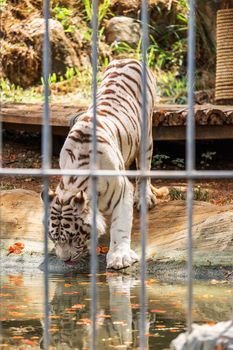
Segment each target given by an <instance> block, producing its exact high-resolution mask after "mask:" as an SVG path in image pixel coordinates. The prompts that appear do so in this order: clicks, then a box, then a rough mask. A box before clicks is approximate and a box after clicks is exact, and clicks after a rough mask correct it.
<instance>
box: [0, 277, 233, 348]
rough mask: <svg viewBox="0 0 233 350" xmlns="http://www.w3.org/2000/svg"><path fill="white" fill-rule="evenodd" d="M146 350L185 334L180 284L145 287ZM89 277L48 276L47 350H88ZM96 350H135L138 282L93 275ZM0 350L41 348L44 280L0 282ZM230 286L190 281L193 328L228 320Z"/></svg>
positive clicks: (150, 279)
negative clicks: (48, 319) (95, 311)
mask: <svg viewBox="0 0 233 350" xmlns="http://www.w3.org/2000/svg"><path fill="white" fill-rule="evenodd" d="M146 286H147V287H146V288H147V303H148V314H147V323H146V340H147V349H150V350H152V349H157V350H162V349H168V348H169V344H170V342H171V340H172V339H174V338H175V337H176V336H177V335H178V334H179V333H180V332H183V331H184V330H185V317H186V316H185V303H186V285H185V283H174V282H169V283H168V282H161V281H158V280H155V279H154V277H153V276H149V277H148V280H147V284H146ZM90 287H91V284H90V276H89V275H77V276H69V275H68V276H64V275H62V276H61V275H56V276H53V275H50V277H49V307H50V329H49V334H50V349H51V350H55V349H56V350H69V349H70V350H71V349H72V350H75V349H81V350H84V349H85V350H87V349H88V348H89V338H90V337H89V335H90V302H91V301H90ZM97 291H98V315H97V349H100V350H102V349H106V350H107V349H125V350H126V349H137V348H138V347H139V320H140V297H139V294H140V280H138V279H137V278H133V277H131V276H126V275H121V274H118V273H103V274H99V275H98V283H97ZM0 297H1V298H0V299H1V301H0V303H1V304H0V307H1V325H2V327H1V331H2V332H1V333H2V339H1V345H0V349H17V350H18V349H21V350H26V349H41V348H43V346H42V344H43V275H42V274H38V275H31V276H30V275H2V276H1V294H0ZM231 307H232V286H231V285H230V284H228V282H218V281H195V282H194V308H193V317H194V321H195V322H197V323H213V322H219V321H224V320H228V319H230V318H231V312H232V311H231Z"/></svg>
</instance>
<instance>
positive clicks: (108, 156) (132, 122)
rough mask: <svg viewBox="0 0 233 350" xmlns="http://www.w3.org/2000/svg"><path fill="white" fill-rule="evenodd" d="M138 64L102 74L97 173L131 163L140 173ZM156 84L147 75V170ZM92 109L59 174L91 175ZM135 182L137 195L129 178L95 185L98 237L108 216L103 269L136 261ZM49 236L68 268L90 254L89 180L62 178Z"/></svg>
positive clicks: (71, 139)
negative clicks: (64, 171)
mask: <svg viewBox="0 0 233 350" xmlns="http://www.w3.org/2000/svg"><path fill="white" fill-rule="evenodd" d="M141 75H142V64H141V63H140V62H139V61H137V60H134V59H122V60H114V61H112V62H111V63H110V64H109V66H108V67H107V68H106V71H105V74H104V78H103V81H102V84H101V86H100V88H99V90H98V94H97V130H96V133H97V168H98V169H106V170H124V169H128V168H129V166H130V165H131V163H132V162H133V161H134V160H135V161H136V166H137V168H139V166H140V165H139V161H140V160H139V155H140V143H141V125H142V113H141V106H142V83H141ZM155 100H156V83H155V79H154V76H153V74H152V72H151V71H150V70H149V69H148V70H147V148H146V168H147V169H150V166H151V158H152V152H153V138H152V113H153V110H154V107H155ZM92 119H93V106H90V108H88V110H87V111H86V112H85V113H83V114H82V115H81V116H79V118H78V120H77V122H76V123H75V124H74V126H73V127H72V129H71V130H70V132H69V134H68V136H67V139H66V141H65V143H64V146H63V148H62V150H61V153H60V167H61V169H89V168H90V157H91V153H92V150H91V148H92ZM138 186H139V180H138V181H137V183H136V189H135V195H134V189H133V185H132V183H131V182H130V181H129V180H128V178H127V177H124V176H118V177H110V178H108V177H105V176H103V177H100V178H99V179H98V183H97V193H98V212H97V231H98V236H100V235H102V234H104V233H105V220H104V215H111V227H110V245H109V252H108V254H107V268H114V269H121V268H124V267H127V266H130V265H132V264H133V263H134V262H136V261H138V256H137V255H136V253H135V252H134V251H133V250H132V249H131V246H130V244H131V229H132V220H133V205H134V202H136V205H137V206H138V207H139V206H140V204H139V200H138V199H139V196H138ZM50 199H51V212H50V220H49V221H50V222H49V236H50V238H51V239H52V240H53V242H54V243H55V250H56V254H57V256H58V257H59V258H60V259H62V260H63V261H65V262H66V263H67V264H74V263H77V261H78V260H80V259H82V258H84V257H85V256H86V255H87V254H88V252H89V245H90V235H91V217H92V213H91V205H90V201H91V191H90V178H89V177H86V176H63V178H62V179H61V181H60V183H59V185H58V186H57V188H56V191H55V193H53V194H52V195H51V196H50ZM146 200H147V205H148V207H149V208H151V207H153V206H154V205H155V204H156V195H155V193H154V191H153V187H152V186H151V183H150V179H147V198H146Z"/></svg>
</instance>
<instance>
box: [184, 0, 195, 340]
mask: <svg viewBox="0 0 233 350" xmlns="http://www.w3.org/2000/svg"><path fill="white" fill-rule="evenodd" d="M194 70H195V0H190V1H189V21H188V119H187V127H186V170H187V172H191V171H193V170H194V168H195V139H194V136H195V120H194V91H193V90H194ZM186 208H187V220H188V225H187V329H188V333H190V332H191V330H192V308H193V282H192V264H193V257H192V254H193V249H192V222H193V179H191V178H188V189H187V200H186Z"/></svg>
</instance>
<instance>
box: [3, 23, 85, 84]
mask: <svg viewBox="0 0 233 350" xmlns="http://www.w3.org/2000/svg"><path fill="white" fill-rule="evenodd" d="M49 26H50V44H51V69H52V72H53V73H56V74H57V75H64V74H65V72H66V69H67V67H74V66H78V65H79V60H78V57H77V55H76V52H75V50H74V48H73V46H72V43H71V41H70V40H69V39H68V38H67V37H66V35H65V32H64V29H63V27H62V24H61V23H60V22H58V21H56V20H53V19H50V20H49ZM43 38H44V19H43V18H40V17H34V18H32V19H31V20H30V21H28V20H25V21H21V22H19V23H16V24H14V25H12V26H11V28H10V32H9V33H7V38H5V39H6V40H4V41H3V43H2V71H3V74H4V75H5V76H6V77H7V78H8V79H9V80H10V82H11V83H14V84H16V85H20V86H22V87H28V86H31V85H33V84H35V83H37V82H40V79H41V76H42V59H43V57H42V50H43ZM16 72H17V74H16Z"/></svg>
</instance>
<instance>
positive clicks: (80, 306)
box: [71, 304, 86, 309]
mask: <svg viewBox="0 0 233 350" xmlns="http://www.w3.org/2000/svg"><path fill="white" fill-rule="evenodd" d="M85 306H86V305H85V304H75V305H73V306H71V309H84V307H85Z"/></svg>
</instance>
